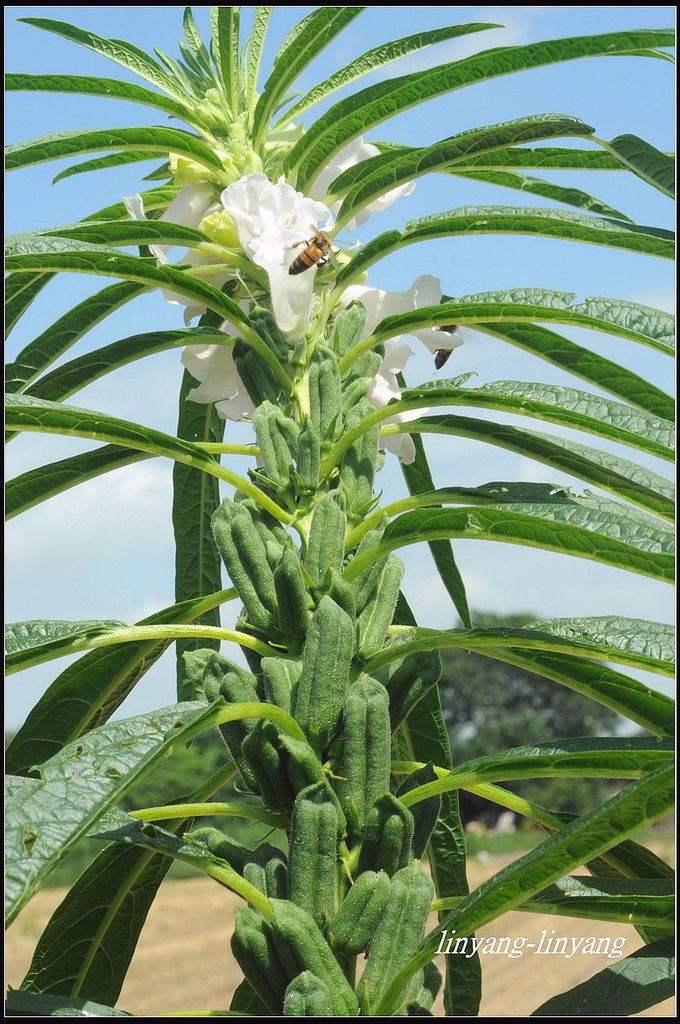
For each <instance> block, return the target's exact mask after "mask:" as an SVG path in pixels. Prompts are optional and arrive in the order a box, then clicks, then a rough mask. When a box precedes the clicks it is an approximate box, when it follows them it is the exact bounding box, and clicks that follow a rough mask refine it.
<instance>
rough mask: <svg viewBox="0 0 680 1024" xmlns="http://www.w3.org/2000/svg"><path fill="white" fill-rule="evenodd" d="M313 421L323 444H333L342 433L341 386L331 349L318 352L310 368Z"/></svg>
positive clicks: (310, 404)
mask: <svg viewBox="0 0 680 1024" xmlns="http://www.w3.org/2000/svg"><path fill="white" fill-rule="evenodd" d="M308 380H309V412H310V419H311V421H312V423H313V424H314V426H315V427H316V429H317V430H318V432H319V437H320V438H321V443H322V445H323V443H324V442H325V441H333V440H334V439H335V438H336V437H337V436H338V435H339V433H340V429H341V425H342V421H341V409H342V384H341V383H340V371H339V370H338V364H337V360H336V358H335V356H334V355H333V353H332V352H330V351H329V350H328V349H326V350H322V349H317V350H316V352H315V359H314V361H313V362H312V365H311V366H310V368H309V374H308Z"/></svg>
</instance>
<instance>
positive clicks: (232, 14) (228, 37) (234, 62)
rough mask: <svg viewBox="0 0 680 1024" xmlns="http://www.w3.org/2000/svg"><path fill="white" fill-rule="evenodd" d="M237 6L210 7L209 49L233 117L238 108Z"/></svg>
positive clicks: (239, 89)
mask: <svg viewBox="0 0 680 1024" xmlns="http://www.w3.org/2000/svg"><path fill="white" fill-rule="evenodd" d="M239 20H240V18H239V8H238V7H229V6H222V5H219V6H217V7H211V8H210V29H211V42H210V46H211V50H212V56H213V60H214V61H215V67H216V68H217V73H218V75H219V77H220V79H221V81H222V84H223V86H224V93H225V96H226V97H227V105H228V107H229V109H230V111H231V113H232V115H233V116H234V117H236V116H237V115H238V113H239V110H240V106H241V104H240V99H241V86H240V76H239V63H238V50H239Z"/></svg>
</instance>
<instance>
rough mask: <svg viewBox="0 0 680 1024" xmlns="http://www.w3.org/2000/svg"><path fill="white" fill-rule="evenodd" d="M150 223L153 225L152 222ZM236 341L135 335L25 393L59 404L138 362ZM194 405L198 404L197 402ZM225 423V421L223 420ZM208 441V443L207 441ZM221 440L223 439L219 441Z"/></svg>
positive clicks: (206, 333)
mask: <svg viewBox="0 0 680 1024" xmlns="http://www.w3.org/2000/svg"><path fill="white" fill-rule="evenodd" d="M149 223H154V222H153V221H150V222H149ZM232 343H233V339H232V338H229V336H228V335H226V334H224V332H223V331H218V330H216V329H214V328H206V327H178V328H176V329H175V330H170V331H152V332H150V333H148V334H133V335H132V336H131V337H129V338H123V339H121V340H120V341H114V342H112V343H111V344H110V345H104V346H103V347H102V348H99V349H96V350H95V351H94V352H88V353H86V354H85V355H83V356H79V357H78V358H77V359H72V360H71V361H70V362H68V363H62V364H61V365H60V366H58V367H57V368H56V369H55V370H52V372H51V373H47V374H45V375H44V376H43V377H40V379H39V380H37V381H35V383H34V384H32V385H31V386H30V387H29V388H27V389H26V394H29V395H34V396H35V397H36V398H46V399H49V400H50V401H53V402H60V401H63V399H65V398H68V397H69V396H70V395H72V394H74V393H75V392H76V391H79V390H80V389H81V388H84V387H86V386H87V385H88V384H91V383H92V382H93V381H95V380H99V379H100V377H103V376H105V375H106V374H107V373H111V372H112V371H113V370H117V369H119V367H121V366H126V365H127V364H128V363H132V362H134V361H135V360H137V359H143V358H144V357H145V356H149V355H153V354H154V353H155V352H165V351H166V350H168V349H172V348H184V347H186V346H190V345H230V344H232ZM194 404H195V403H194ZM223 422H224V421H223ZM206 440H209V439H208V438H206ZM220 440H221V438H220Z"/></svg>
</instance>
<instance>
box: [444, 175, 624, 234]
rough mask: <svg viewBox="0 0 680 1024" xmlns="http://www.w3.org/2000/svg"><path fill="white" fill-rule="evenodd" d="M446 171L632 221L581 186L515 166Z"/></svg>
mask: <svg viewBox="0 0 680 1024" xmlns="http://www.w3.org/2000/svg"><path fill="white" fill-rule="evenodd" d="M446 173H447V174H451V175H453V176H454V177H457V178H468V179H470V180H472V181H483V182H486V183H487V184H489V185H500V186H501V187H502V188H512V189H515V190H517V191H518V192H524V193H526V194H527V195H530V196H543V197H544V198H545V199H553V200H554V201H555V202H557V203H564V204H565V205H567V206H575V207H577V209H579V210H587V211H588V213H599V214H601V215H602V216H603V217H614V219H615V220H625V221H629V220H630V219H631V218H630V217H628V216H626V214H625V213H622V212H621V211H620V210H617V209H616V208H615V207H614V206H610V205H609V203H605V202H604V200H602V199H598V198H597V197H596V196H591V195H590V194H589V193H588V192H584V191H583V190H582V189H580V188H573V187H572V186H570V185H556V184H555V183H554V182H552V181H545V180H544V179H543V178H534V177H532V176H531V175H528V174H520V173H519V172H518V171H515V170H505V171H493V170H492V171H484V170H478V171H470V170H459V169H458V166H457V165H454V167H452V168H451V169H450V170H448V171H447V172H446Z"/></svg>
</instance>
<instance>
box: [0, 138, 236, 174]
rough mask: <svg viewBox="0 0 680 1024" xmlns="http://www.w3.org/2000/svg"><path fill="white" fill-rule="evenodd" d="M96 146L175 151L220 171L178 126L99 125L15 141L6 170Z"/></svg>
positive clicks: (210, 155) (200, 144) (209, 152)
mask: <svg viewBox="0 0 680 1024" xmlns="http://www.w3.org/2000/svg"><path fill="white" fill-rule="evenodd" d="M98 149H122V150H134V151H135V152H142V151H146V152H147V153H151V154H153V153H161V154H167V153H169V152H171V153H178V154H179V155H180V156H186V157H188V158H189V159H190V160H194V161H196V163H199V164H201V165H202V166H203V167H206V168H208V170H210V171H212V172H213V173H214V172H215V171H221V170H222V164H221V162H220V159H219V157H218V156H216V155H215V153H213V151H212V150H211V149H210V148H209V147H208V146H206V145H205V143H204V142H201V140H200V139H199V138H198V137H197V136H196V135H190V134H189V132H184V131H181V129H179V128H162V127H157V126H153V127H150V128H99V129H95V130H94V131H82V130H81V129H80V128H73V129H71V130H69V131H63V132H54V133H53V134H51V135H41V136H39V137H38V138H35V139H27V140H25V141H24V142H17V143H15V144H14V145H12V146H8V147H7V149H6V151H5V152H6V158H7V162H6V165H5V166H6V168H7V170H8V171H13V170H17V169H18V168H20V167H32V166H34V165H35V164H41V163H44V162H45V161H46V160H61V159H62V158H63V157H67V156H80V155H81V154H83V153H93V152H96V151H97V150H98Z"/></svg>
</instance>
